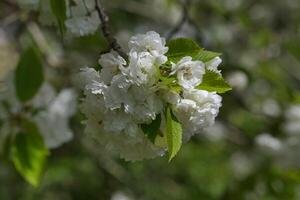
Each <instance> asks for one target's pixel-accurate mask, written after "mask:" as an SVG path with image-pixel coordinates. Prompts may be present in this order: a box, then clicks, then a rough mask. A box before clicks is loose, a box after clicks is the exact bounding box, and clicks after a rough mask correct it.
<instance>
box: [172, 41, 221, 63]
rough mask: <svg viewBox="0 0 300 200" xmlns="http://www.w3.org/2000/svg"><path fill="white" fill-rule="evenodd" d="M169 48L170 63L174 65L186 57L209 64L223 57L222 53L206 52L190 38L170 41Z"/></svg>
mask: <svg viewBox="0 0 300 200" xmlns="http://www.w3.org/2000/svg"><path fill="white" fill-rule="evenodd" d="M167 46H168V47H169V51H168V52H167V54H166V55H167V56H168V59H169V61H171V62H174V63H176V62H178V61H179V60H180V59H181V58H183V57H185V56H191V57H192V58H193V60H201V61H202V62H207V61H210V60H211V59H213V58H215V57H217V56H220V55H221V54H220V53H216V52H212V51H206V50H204V49H203V48H201V47H199V46H198V44H197V43H196V42H194V41H193V40H191V39H188V38H178V39H174V40H170V41H169V42H168V43H167Z"/></svg>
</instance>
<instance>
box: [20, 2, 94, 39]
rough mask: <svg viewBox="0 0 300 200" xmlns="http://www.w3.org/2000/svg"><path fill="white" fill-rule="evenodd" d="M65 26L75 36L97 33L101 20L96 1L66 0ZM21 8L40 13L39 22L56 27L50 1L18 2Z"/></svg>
mask: <svg viewBox="0 0 300 200" xmlns="http://www.w3.org/2000/svg"><path fill="white" fill-rule="evenodd" d="M65 3H66V17H67V19H66V20H65V21H64V25H65V27H66V28H67V31H68V32H69V33H71V34H72V35H75V36H85V35H89V34H93V33H95V32H96V30H97V29H98V27H99V25H100V19H99V16H98V13H97V11H96V9H95V1H94V0H66V1H65ZM18 4H19V5H20V7H21V8H24V9H28V10H35V11H39V21H40V22H41V23H43V24H45V25H55V24H56V23H57V19H56V17H55V16H54V14H53V12H52V10H51V2H50V0H43V1H41V0H18Z"/></svg>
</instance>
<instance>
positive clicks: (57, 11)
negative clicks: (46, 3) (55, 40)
mask: <svg viewBox="0 0 300 200" xmlns="http://www.w3.org/2000/svg"><path fill="white" fill-rule="evenodd" d="M50 3H51V11H52V13H53V15H54V16H55V17H56V19H57V24H58V27H59V31H60V33H61V34H62V35H63V33H64V31H65V29H66V27H65V20H66V19H67V14H66V2H65V0H51V1H50Z"/></svg>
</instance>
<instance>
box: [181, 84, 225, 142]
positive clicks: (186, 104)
mask: <svg viewBox="0 0 300 200" xmlns="http://www.w3.org/2000/svg"><path fill="white" fill-rule="evenodd" d="M183 97H184V99H181V101H180V102H179V103H178V104H177V105H176V111H177V112H176V116H177V118H178V119H179V121H180V122H181V123H182V126H183V128H184V138H185V139H186V140H187V139H189V138H190V137H191V136H192V135H194V134H197V133H199V131H200V130H202V129H203V128H206V127H209V126H211V125H213V124H214V121H215V118H216V116H217V115H218V113H219V108H220V107H221V101H222V97H221V96H219V95H217V94H216V93H215V92H207V91H204V90H196V89H192V90H188V91H184V93H183Z"/></svg>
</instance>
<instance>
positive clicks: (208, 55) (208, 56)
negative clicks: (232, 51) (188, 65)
mask: <svg viewBox="0 0 300 200" xmlns="http://www.w3.org/2000/svg"><path fill="white" fill-rule="evenodd" d="M220 55H221V53H217V52H213V51H206V50H202V51H200V52H199V53H198V54H197V56H196V57H195V58H194V59H195V60H201V61H202V62H204V63H205V62H208V61H210V60H212V59H213V58H215V57H217V56H220Z"/></svg>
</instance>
